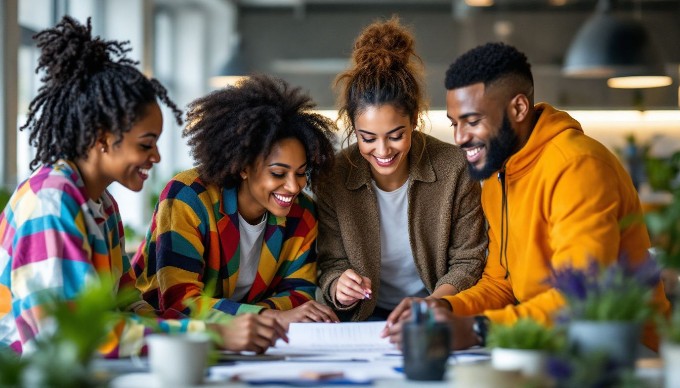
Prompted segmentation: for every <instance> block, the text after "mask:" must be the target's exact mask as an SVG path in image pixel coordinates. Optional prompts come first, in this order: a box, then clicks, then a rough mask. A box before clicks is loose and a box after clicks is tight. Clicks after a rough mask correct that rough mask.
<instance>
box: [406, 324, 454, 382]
mask: <svg viewBox="0 0 680 388" xmlns="http://www.w3.org/2000/svg"><path fill="white" fill-rule="evenodd" d="M450 350H451V328H450V327H449V325H448V324H446V323H442V322H427V323H415V322H407V323H406V324H404V328H403V332H402V352H403V354H404V374H406V378H407V379H409V380H443V379H444V373H445V372H446V366H447V360H448V359H449V352H450Z"/></svg>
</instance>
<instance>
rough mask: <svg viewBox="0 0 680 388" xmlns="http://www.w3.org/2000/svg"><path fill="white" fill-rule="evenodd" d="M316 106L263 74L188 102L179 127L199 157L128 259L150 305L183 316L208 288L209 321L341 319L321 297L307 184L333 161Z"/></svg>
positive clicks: (328, 127) (164, 198) (328, 125)
mask: <svg viewBox="0 0 680 388" xmlns="http://www.w3.org/2000/svg"><path fill="white" fill-rule="evenodd" d="M313 107H314V103H313V102H312V100H311V99H310V98H309V97H308V96H307V95H305V94H303V93H302V92H301V90H300V88H292V87H290V86H289V85H288V84H287V83H285V82H284V81H283V80H280V79H277V78H273V77H269V76H265V75H255V76H251V77H249V78H248V79H246V80H245V81H242V82H241V83H240V84H238V85H237V86H235V87H230V88H225V89H221V90H217V91H215V92H213V93H210V94H208V95H207V96H205V97H202V98H199V99H197V100H196V101H194V102H192V103H191V104H190V105H189V113H188V116H187V121H188V123H189V124H188V126H187V128H186V131H185V133H184V134H185V136H187V137H188V138H189V146H190V147H191V148H192V155H193V156H194V159H195V160H196V164H197V165H196V167H195V168H192V169H190V170H187V171H183V172H181V173H179V174H178V175H176V176H175V177H174V178H173V179H172V180H171V181H170V182H168V184H167V185H166V186H165V189H163V191H162V193H161V195H160V201H159V203H158V205H157V206H156V210H155V212H154V214H153V219H152V220H151V226H150V228H149V231H148V232H147V235H146V240H145V242H144V243H143V244H142V245H141V246H140V248H139V251H138V252H137V255H136V256H135V259H134V260H133V266H134V267H135V273H136V274H137V277H138V280H137V287H138V288H139V289H140V290H141V291H142V292H143V295H144V298H145V299H146V300H147V301H148V302H149V303H151V304H152V305H153V306H155V307H156V308H158V309H160V310H163V311H165V313H166V314H172V313H174V314H180V315H186V314H189V313H190V312H191V309H190V307H189V305H190V304H191V303H187V302H189V301H192V300H195V299H196V298H197V297H198V296H199V295H200V294H202V293H205V292H209V294H208V295H209V296H210V297H212V299H211V300H210V302H209V303H210V307H211V308H212V312H213V313H214V314H213V317H214V318H219V317H221V316H225V315H229V316H230V315H238V314H242V313H245V312H254V313H259V314H260V315H261V316H267V317H274V318H276V319H277V320H278V321H279V322H280V323H281V324H282V325H283V326H284V327H288V324H289V323H291V322H334V321H337V320H338V319H337V317H336V316H335V314H334V313H333V311H332V310H331V309H330V308H328V306H325V305H323V304H320V303H317V302H316V301H314V295H315V291H316V280H317V264H316V250H315V244H316V236H317V220H316V209H315V206H314V203H313V202H312V200H311V199H310V198H309V197H308V196H307V195H306V194H305V193H303V191H302V190H303V189H304V188H305V187H307V186H308V185H311V187H315V186H316V183H317V181H318V178H319V176H320V175H321V174H322V173H325V172H327V171H328V170H329V169H330V168H331V166H332V162H333V158H334V151H333V144H332V142H331V139H333V136H334V133H333V131H334V130H335V126H334V125H333V122H332V121H330V120H328V119H327V118H325V117H323V116H321V115H319V114H317V113H314V112H313V111H312V109H313Z"/></svg>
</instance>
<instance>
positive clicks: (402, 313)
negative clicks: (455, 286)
mask: <svg viewBox="0 0 680 388" xmlns="http://www.w3.org/2000/svg"><path fill="white" fill-rule="evenodd" d="M423 301H424V302H426V303H427V307H429V308H431V309H435V310H436V309H443V310H448V311H449V312H450V311H451V305H450V304H449V302H447V301H446V300H444V299H439V298H434V297H427V298H414V297H411V298H404V300H402V301H401V302H400V303H399V304H398V305H397V307H395V308H394V310H392V312H391V313H390V315H389V316H388V317H387V325H386V326H385V329H387V328H388V327H390V326H392V325H395V324H396V323H397V322H400V321H408V320H410V319H411V305H413V303H420V302H423ZM435 313H436V311H435ZM383 333H385V331H383ZM383 337H386V336H385V335H383Z"/></svg>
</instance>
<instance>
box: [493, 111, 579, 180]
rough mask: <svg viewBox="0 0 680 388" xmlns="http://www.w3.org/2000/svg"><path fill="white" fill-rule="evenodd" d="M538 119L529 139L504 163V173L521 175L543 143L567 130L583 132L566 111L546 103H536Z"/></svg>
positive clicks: (532, 161) (531, 162)
mask: <svg viewBox="0 0 680 388" xmlns="http://www.w3.org/2000/svg"><path fill="white" fill-rule="evenodd" d="M534 109H535V110H536V114H537V115H539V118H538V121H537V122H536V125H535V126H534V129H533V130H532V131H531V135H530V136H529V140H528V141H527V143H526V144H525V145H524V147H522V148H521V149H520V150H519V151H517V153H515V154H514V155H512V156H511V157H510V158H509V159H508V161H507V163H506V164H505V174H506V175H507V176H508V177H510V176H512V175H521V174H522V173H523V172H524V171H526V170H527V169H528V168H530V167H531V165H532V164H534V163H535V162H536V160H537V159H538V157H539V156H540V155H541V153H542V152H543V150H544V149H545V144H546V143H547V142H549V141H550V140H552V139H553V138H554V137H556V136H558V135H559V134H561V133H562V132H564V131H567V130H577V131H579V132H583V129H582V128H581V124H579V122H578V121H576V120H575V119H574V118H572V117H571V116H569V114H568V113H567V112H564V111H561V110H557V109H555V108H553V107H552V106H550V105H548V104H546V103H538V104H536V106H535V108H534Z"/></svg>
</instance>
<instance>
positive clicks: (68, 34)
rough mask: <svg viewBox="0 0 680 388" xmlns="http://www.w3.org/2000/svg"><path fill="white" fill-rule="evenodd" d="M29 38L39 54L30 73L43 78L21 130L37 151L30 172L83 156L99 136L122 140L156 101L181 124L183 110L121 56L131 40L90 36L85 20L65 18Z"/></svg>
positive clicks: (90, 29)
mask: <svg viewBox="0 0 680 388" xmlns="http://www.w3.org/2000/svg"><path fill="white" fill-rule="evenodd" d="M33 38H34V39H35V40H36V42H37V45H38V48H40V49H41V51H42V52H41V54H40V58H39V59H38V67H37V68H36V70H35V71H36V73H38V72H39V71H40V70H41V69H44V70H45V76H44V77H43V78H42V79H41V81H42V82H43V85H42V86H41V87H40V89H39V90H38V95H37V96H36V97H35V98H34V99H33V101H31V103H30V105H29V107H28V118H27V119H26V124H24V125H23V126H21V128H20V130H24V129H28V130H29V132H30V139H29V142H30V144H31V145H34V146H35V147H36V148H37V151H36V156H35V159H33V161H31V165H30V167H31V169H34V168H35V167H37V166H38V165H39V164H50V163H53V162H55V161H56V160H57V159H60V158H64V159H69V160H75V159H78V158H81V157H85V156H86V155H87V151H88V150H89V149H90V148H91V147H92V146H93V145H94V144H95V143H96V141H97V139H98V138H99V136H101V134H102V133H104V132H111V133H113V134H114V135H117V138H118V139H119V140H120V139H122V137H123V133H125V132H127V131H129V130H130V129H131V127H132V126H133V125H134V123H135V122H136V121H137V120H138V119H140V118H141V116H143V115H144V114H145V109H146V108H147V107H148V106H149V104H151V103H155V102H156V98H159V99H160V100H161V101H162V102H163V103H164V104H165V105H167V106H168V107H170V108H171V109H172V111H173V112H174V115H175V118H176V119H177V123H178V124H181V123H182V112H181V111H180V110H179V109H177V106H176V105H175V103H174V102H172V101H171V100H170V99H169V98H168V96H167V91H166V90H165V88H164V87H163V86H162V85H161V84H160V83H159V82H158V81H157V80H156V79H149V78H147V77H146V76H144V75H143V74H142V73H141V72H140V71H139V70H137V68H135V65H137V64H138V62H136V61H133V60H131V59H129V58H127V57H126V56H125V54H126V53H128V52H129V51H131V49H130V48H129V47H128V46H129V43H130V42H128V41H125V42H118V41H106V40H102V39H101V38H99V37H95V38H92V25H91V21H90V18H88V19H87V25H85V26H84V25H82V24H80V23H79V22H78V21H77V20H75V19H73V18H71V17H69V16H64V18H63V19H62V20H61V21H60V22H59V23H58V24H57V25H56V26H55V27H54V28H48V29H46V30H43V31H41V32H39V33H38V34H36V35H35V36H34V37H33Z"/></svg>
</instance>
